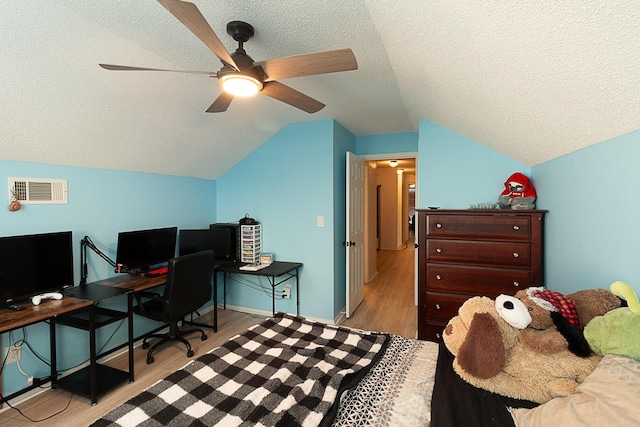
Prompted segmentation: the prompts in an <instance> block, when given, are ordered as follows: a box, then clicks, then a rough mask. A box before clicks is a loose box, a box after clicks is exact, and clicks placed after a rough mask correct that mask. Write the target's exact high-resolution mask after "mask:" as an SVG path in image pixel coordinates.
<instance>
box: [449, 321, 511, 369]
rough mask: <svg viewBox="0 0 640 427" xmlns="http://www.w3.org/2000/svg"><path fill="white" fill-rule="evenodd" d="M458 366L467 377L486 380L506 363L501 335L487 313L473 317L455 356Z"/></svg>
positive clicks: (498, 328) (495, 323)
mask: <svg viewBox="0 0 640 427" xmlns="http://www.w3.org/2000/svg"><path fill="white" fill-rule="evenodd" d="M456 358H457V360H458V365H460V367H461V368H462V369H463V370H464V371H465V372H467V373H468V374H469V375H471V376H474V377H476V378H481V379H488V378H491V377H494V376H496V375H498V373H499V372H500V371H501V370H502V368H504V365H505V363H506V354H505V348H504V343H503V342H502V333H501V332H500V327H499V326H498V323H497V322H496V320H495V319H494V318H493V317H492V316H491V315H490V314H489V313H476V314H474V315H473V319H472V320H471V325H470V326H469V330H468V331H467V336H466V337H465V340H464V342H463V343H462V345H461V346H460V350H459V351H458V354H457V355H456Z"/></svg>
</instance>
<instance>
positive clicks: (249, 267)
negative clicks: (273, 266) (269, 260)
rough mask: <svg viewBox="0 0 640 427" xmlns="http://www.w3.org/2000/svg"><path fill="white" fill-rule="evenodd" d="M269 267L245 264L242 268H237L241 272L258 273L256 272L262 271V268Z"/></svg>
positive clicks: (266, 265)
mask: <svg viewBox="0 0 640 427" xmlns="http://www.w3.org/2000/svg"><path fill="white" fill-rule="evenodd" d="M266 267H269V264H247V265H243V266H242V267H240V268H239V270H243V271H258V270H262V269H263V268H266Z"/></svg>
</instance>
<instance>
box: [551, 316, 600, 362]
mask: <svg viewBox="0 0 640 427" xmlns="http://www.w3.org/2000/svg"><path fill="white" fill-rule="evenodd" d="M551 318H552V319H553V323H554V324H555V325H556V328H557V329H558V332H560V334H562V336H563V337H564V339H565V340H567V343H568V344H569V351H570V352H571V353H573V354H575V355H576V356H578V357H589V356H590V355H591V347H589V343H588V342H587V339H586V338H585V337H584V333H583V332H582V331H581V330H578V329H577V328H576V327H575V326H574V325H572V324H571V323H570V322H569V321H568V320H567V319H565V318H564V317H563V316H562V314H560V313H558V312H556V311H553V312H551Z"/></svg>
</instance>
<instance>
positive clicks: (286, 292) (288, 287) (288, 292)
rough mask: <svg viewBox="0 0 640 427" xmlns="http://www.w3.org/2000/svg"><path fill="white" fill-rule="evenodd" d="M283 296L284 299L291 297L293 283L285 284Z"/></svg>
mask: <svg viewBox="0 0 640 427" xmlns="http://www.w3.org/2000/svg"><path fill="white" fill-rule="evenodd" d="M282 298H284V299H289V298H291V285H290V284H288V283H287V284H286V285H284V290H283V291H282Z"/></svg>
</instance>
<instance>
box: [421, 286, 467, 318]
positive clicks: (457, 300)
mask: <svg viewBox="0 0 640 427" xmlns="http://www.w3.org/2000/svg"><path fill="white" fill-rule="evenodd" d="M467 299H469V297H468V296H466V295H465V296H460V295H446V294H437V293H433V292H429V291H427V302H426V303H425V307H424V312H425V313H426V316H427V317H428V318H429V319H430V320H434V319H437V320H441V321H444V322H448V321H449V319H451V318H452V317H455V316H457V315H458V309H459V308H460V306H461V305H462V303H464V302H465V301H466V300H467Z"/></svg>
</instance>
